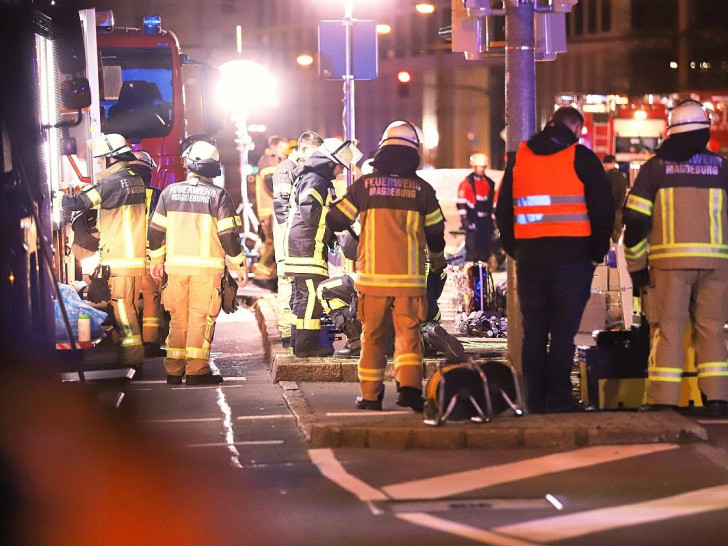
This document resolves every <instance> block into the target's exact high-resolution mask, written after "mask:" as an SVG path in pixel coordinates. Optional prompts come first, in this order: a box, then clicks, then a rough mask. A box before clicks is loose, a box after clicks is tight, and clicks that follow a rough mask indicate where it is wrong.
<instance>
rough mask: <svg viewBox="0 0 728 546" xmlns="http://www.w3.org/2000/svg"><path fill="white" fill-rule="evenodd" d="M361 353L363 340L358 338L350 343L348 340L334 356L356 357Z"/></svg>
mask: <svg viewBox="0 0 728 546" xmlns="http://www.w3.org/2000/svg"><path fill="white" fill-rule="evenodd" d="M360 354H361V341H359V340H358V339H357V340H356V341H352V342H351V343H349V342H348V341H347V342H346V345H344V346H343V347H342V348H341V349H338V350H336V351H334V356H340V357H342V358H355V357H357V356H359V355H360Z"/></svg>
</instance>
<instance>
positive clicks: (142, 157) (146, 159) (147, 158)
mask: <svg viewBox="0 0 728 546" xmlns="http://www.w3.org/2000/svg"><path fill="white" fill-rule="evenodd" d="M133 153H134V157H136V159H135V160H134V161H132V162H131V163H132V164H135V163H139V164H141V165H146V166H147V167H149V168H150V169H151V168H152V167H155V166H156V165H157V164H156V163H155V162H154V160H153V159H152V156H151V155H149V152H146V151H144V150H136V151H135V152H133Z"/></svg>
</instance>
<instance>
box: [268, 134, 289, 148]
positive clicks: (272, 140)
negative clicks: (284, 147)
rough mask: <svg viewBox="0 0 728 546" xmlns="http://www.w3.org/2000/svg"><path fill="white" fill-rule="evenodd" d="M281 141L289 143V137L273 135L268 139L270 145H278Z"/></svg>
mask: <svg viewBox="0 0 728 546" xmlns="http://www.w3.org/2000/svg"><path fill="white" fill-rule="evenodd" d="M281 142H285V143H286V144H288V139H286V138H283V137H282V136H278V135H273V136H272V137H270V138H269V139H268V146H278V144H280V143H281Z"/></svg>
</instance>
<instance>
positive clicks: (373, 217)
mask: <svg viewBox="0 0 728 546" xmlns="http://www.w3.org/2000/svg"><path fill="white" fill-rule="evenodd" d="M367 223H371V228H370V229H368V230H366V231H365V232H364V236H365V239H366V240H365V246H364V248H365V250H366V254H365V260H366V261H365V263H366V264H367V265H366V267H367V269H369V271H376V270H377V254H376V248H377V245H376V243H375V242H374V235H375V232H376V231H377V209H369V210H368V211H367ZM359 278H360V279H361V277H359Z"/></svg>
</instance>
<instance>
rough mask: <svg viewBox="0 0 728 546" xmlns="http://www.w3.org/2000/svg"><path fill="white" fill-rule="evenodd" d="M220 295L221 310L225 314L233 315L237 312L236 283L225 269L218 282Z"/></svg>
mask: <svg viewBox="0 0 728 546" xmlns="http://www.w3.org/2000/svg"><path fill="white" fill-rule="evenodd" d="M220 295H221V296H222V310H223V311H225V312H226V313H234V312H235V311H237V310H238V283H237V281H236V280H235V279H234V278H233V276H232V275H231V274H230V271H228V268H227V267H226V268H225V272H224V273H223V274H222V280H221V281H220Z"/></svg>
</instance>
